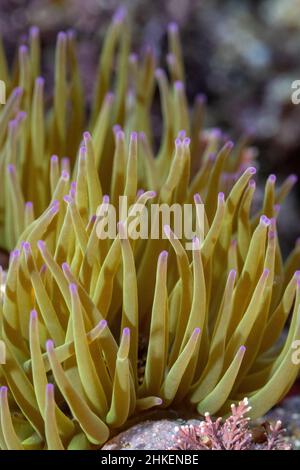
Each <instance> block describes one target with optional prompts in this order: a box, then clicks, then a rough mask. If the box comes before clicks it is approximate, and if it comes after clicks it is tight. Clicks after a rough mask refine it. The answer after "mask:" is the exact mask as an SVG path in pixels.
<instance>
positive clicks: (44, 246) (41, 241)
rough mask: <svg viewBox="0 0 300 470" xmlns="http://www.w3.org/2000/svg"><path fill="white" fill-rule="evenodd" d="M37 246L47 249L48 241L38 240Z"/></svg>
mask: <svg viewBox="0 0 300 470" xmlns="http://www.w3.org/2000/svg"><path fill="white" fill-rule="evenodd" d="M37 246H38V249H39V250H41V251H43V250H45V249H46V243H45V242H44V240H39V241H38V242H37Z"/></svg>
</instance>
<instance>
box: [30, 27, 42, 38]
mask: <svg viewBox="0 0 300 470" xmlns="http://www.w3.org/2000/svg"><path fill="white" fill-rule="evenodd" d="M29 32H30V36H34V37H36V36H38V35H39V32H40V29H39V27H38V26H35V25H34V26H31V28H30V30H29Z"/></svg>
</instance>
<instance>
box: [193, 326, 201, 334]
mask: <svg viewBox="0 0 300 470" xmlns="http://www.w3.org/2000/svg"><path fill="white" fill-rule="evenodd" d="M200 331H201V329H200V328H198V327H197V328H195V329H194V334H195V335H199V334H200Z"/></svg>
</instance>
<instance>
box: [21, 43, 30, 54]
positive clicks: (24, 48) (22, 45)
mask: <svg viewBox="0 0 300 470" xmlns="http://www.w3.org/2000/svg"><path fill="white" fill-rule="evenodd" d="M19 52H20V54H22V55H23V54H27V52H28V47H27V46H25V44H21V46H20V47H19Z"/></svg>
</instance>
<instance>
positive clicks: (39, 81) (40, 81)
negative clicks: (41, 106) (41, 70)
mask: <svg viewBox="0 0 300 470" xmlns="http://www.w3.org/2000/svg"><path fill="white" fill-rule="evenodd" d="M35 83H36V85H37V86H39V87H43V86H44V84H45V79H44V78H43V77H37V79H36V80H35Z"/></svg>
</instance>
